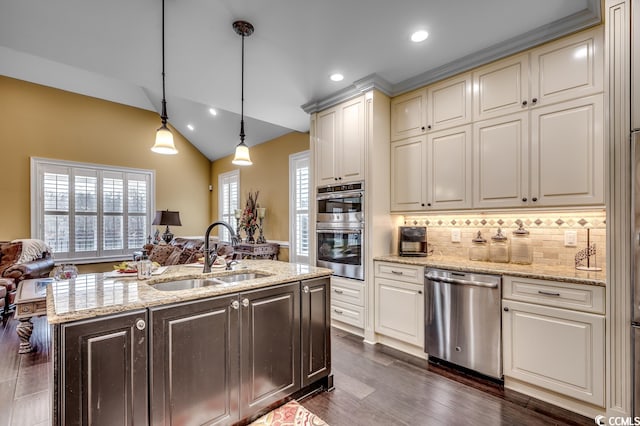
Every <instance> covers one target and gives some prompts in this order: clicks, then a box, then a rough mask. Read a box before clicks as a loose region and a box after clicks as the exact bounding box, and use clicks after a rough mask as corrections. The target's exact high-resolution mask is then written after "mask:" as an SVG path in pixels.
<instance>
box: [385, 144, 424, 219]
mask: <svg viewBox="0 0 640 426" xmlns="http://www.w3.org/2000/svg"><path fill="white" fill-rule="evenodd" d="M426 161H427V140H426V137H425V136H421V137H417V138H410V139H405V140H402V141H398V142H392V143H391V211H415V210H424V209H425V204H426V200H427V170H426V167H425V164H426Z"/></svg>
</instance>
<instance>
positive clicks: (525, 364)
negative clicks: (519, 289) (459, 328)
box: [502, 300, 605, 407]
mask: <svg viewBox="0 0 640 426" xmlns="http://www.w3.org/2000/svg"><path fill="white" fill-rule="evenodd" d="M502 306H503V311H502V338H503V341H502V343H503V355H504V375H505V376H507V377H513V378H515V379H519V380H522V381H525V382H528V383H531V384H534V385H536V386H540V387H542V388H545V389H549V390H552V391H555V392H558V393H560V394H562V395H567V396H570V397H573V398H576V399H579V400H582V401H586V402H589V403H591V404H594V405H597V406H600V407H603V406H604V368H605V366H604V351H605V339H604V316H602V315H594V314H587V313H584V312H575V311H570V310H565V309H557V308H550V307H546V306H540V305H533V304H529V303H521V302H514V301H511V300H503V301H502Z"/></svg>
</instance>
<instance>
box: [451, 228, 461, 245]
mask: <svg viewBox="0 0 640 426" xmlns="http://www.w3.org/2000/svg"><path fill="white" fill-rule="evenodd" d="M451 242H452V243H459V242H460V230H459V229H452V230H451Z"/></svg>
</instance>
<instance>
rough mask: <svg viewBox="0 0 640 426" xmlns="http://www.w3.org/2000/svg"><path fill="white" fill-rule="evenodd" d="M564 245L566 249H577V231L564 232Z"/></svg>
mask: <svg viewBox="0 0 640 426" xmlns="http://www.w3.org/2000/svg"><path fill="white" fill-rule="evenodd" d="M564 245H565V246H566V247H575V246H577V245H578V232H577V231H564Z"/></svg>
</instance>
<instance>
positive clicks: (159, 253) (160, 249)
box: [149, 244, 175, 265]
mask: <svg viewBox="0 0 640 426" xmlns="http://www.w3.org/2000/svg"><path fill="white" fill-rule="evenodd" d="M174 249H175V247H174V246H170V245H160V244H158V245H156V246H155V247H154V248H153V250H151V253H150V254H149V259H151V261H152V262H158V263H159V264H161V265H166V264H167V263H166V262H167V259H168V258H169V256H171V253H173V250H174Z"/></svg>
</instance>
